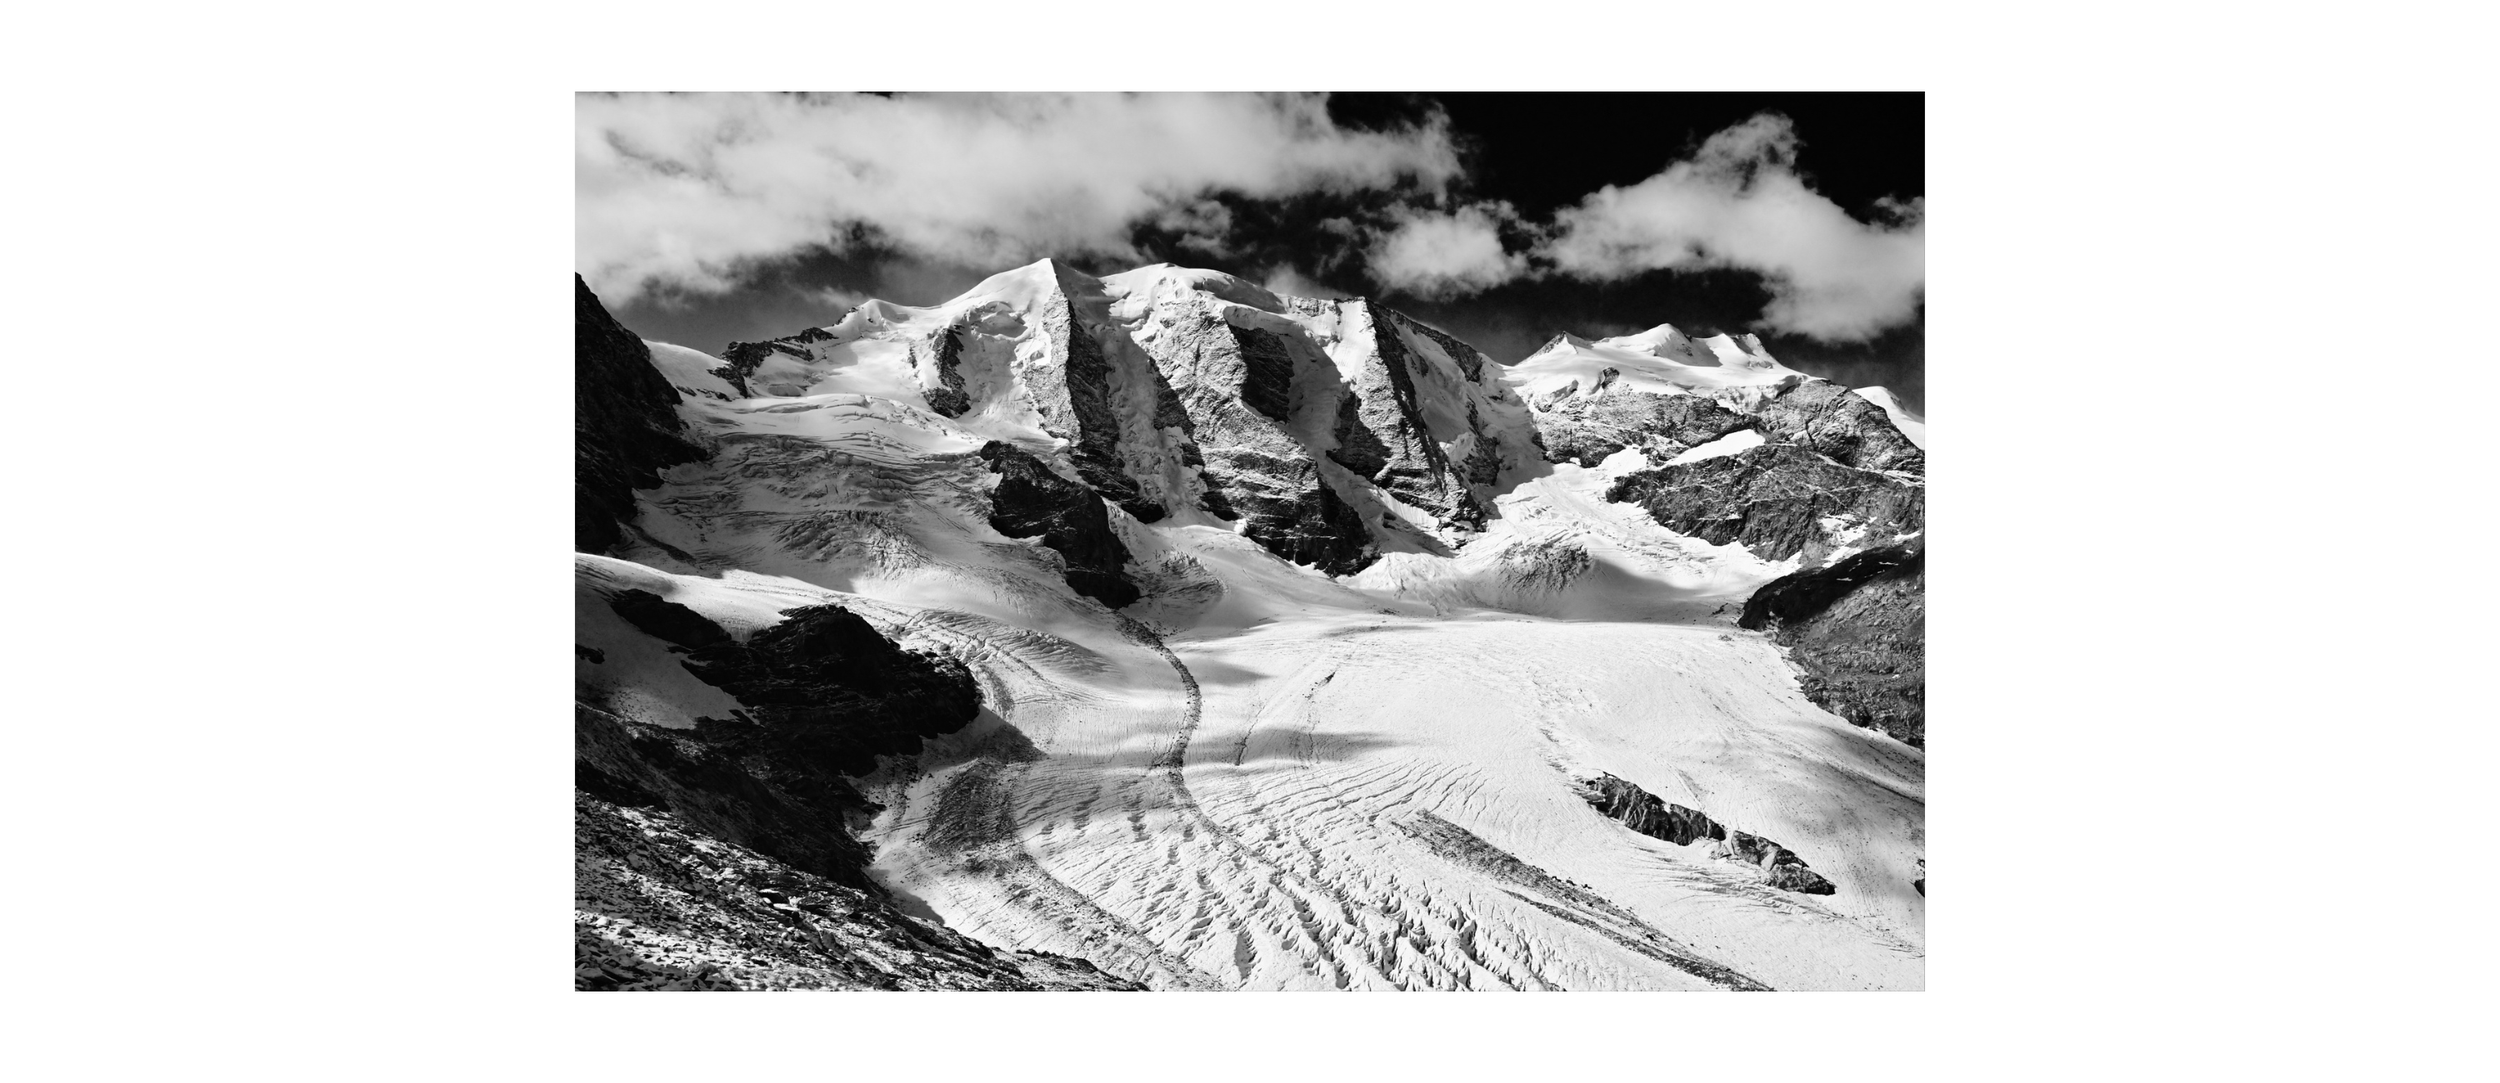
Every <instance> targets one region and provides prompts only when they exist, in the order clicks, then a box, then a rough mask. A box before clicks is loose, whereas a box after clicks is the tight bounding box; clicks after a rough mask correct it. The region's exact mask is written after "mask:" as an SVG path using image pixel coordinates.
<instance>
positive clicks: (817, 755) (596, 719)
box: [574, 590, 980, 886]
mask: <svg viewBox="0 0 2500 1083" xmlns="http://www.w3.org/2000/svg"><path fill="white" fill-rule="evenodd" d="M615 599H616V600H615V601H612V602H611V608H614V609H615V610H616V612H617V615H618V616H620V617H623V618H625V620H626V621H627V622H629V623H631V624H633V625H634V626H635V627H637V628H640V629H642V630H643V631H645V632H646V633H649V634H651V635H653V636H655V637H657V638H660V639H662V640H665V641H668V642H671V643H674V644H676V645H677V646H678V648H679V649H680V650H681V651H682V652H683V653H684V654H685V655H686V656H687V657H686V660H685V662H684V663H683V664H684V665H685V668H686V670H687V672H689V673H692V674H694V676H695V677H697V678H698V679H700V680H702V681H704V682H705V683H707V684H710V685H713V686H714V687H717V688H719V689H721V690H722V691H725V692H728V693H729V694H730V695H732V696H734V697H736V698H737V700H738V702H739V703H741V704H743V705H744V710H742V711H739V712H736V717H733V718H730V719H717V718H704V719H699V720H697V724H696V725H695V727H694V728H693V729H691V730H676V729H666V728H662V727H657V726H650V725H645V724H642V723H639V722H634V721H631V720H629V719H626V718H623V717H620V716H618V715H616V714H614V713H611V712H610V711H608V710H606V709H605V708H603V707H602V706H601V705H598V704H582V705H580V706H579V707H577V709H576V711H575V715H574V756H575V762H574V770H575V777H576V785H577V787H578V788H579V789H581V790H582V791H583V792H585V793H589V794H591V795H593V796H595V797H598V798H600V799H602V800H607V801H611V802H614V803H618V804H627V805H640V806H659V807H665V808H667V809H668V810H669V811H671V812H673V813H675V814H676V815H678V816H680V817H682V818H683V819H684V820H685V821H686V822H687V823H688V824H689V825H691V826H693V827H694V828H695V829H697V830H699V831H702V832H704V833H705V834H709V835H712V836H714V837H717V838H720V839H723V840H726V841H729V842H734V843H737V844H738V845H741V846H745V847H747V848H749V849H753V850H756V851H758V852H761V853H764V854H767V855H769V856H771V857H773V858H774V859H776V860H779V861H781V862H783V863H786V864H788V865H790V866H791V867H793V868H796V869H800V870H803V871H806V872H809V873H813V874H815V875H818V876H823V877H826V878H827V879H831V880H836V881H839V882H842V883H847V884H853V885H856V886H866V885H867V882H868V881H867V875H866V873H865V872H864V871H862V870H864V869H865V867H866V864H867V852H866V850H865V849H864V848H863V847H862V846H861V845H860V843H859V842H858V841H857V840H856V839H854V838H852V837H851V834H850V832H849V830H848V829H847V828H846V827H845V826H844V823H843V820H844V817H845V816H846V815H848V814H851V813H855V812H860V811H864V810H865V809H866V808H867V801H866V799H865V798H864V797H862V796H861V795H860V793H859V791H858V790H857V789H856V788H855V787H853V786H852V785H851V783H850V781H849V779H848V778H847V777H846V776H852V775H862V774H866V773H868V772H870V771H873V770H875V768H876V759H877V757H878V756H881V755H895V754H904V753H911V752H916V751H917V750H918V749H919V747H920V742H921V739H922V738H924V737H930V736H935V735H938V734H943V733H950V732H953V731H954V730H957V729H960V728H962V727H963V726H964V724H965V723H968V722H970V721H972V719H973V716H974V715H975V714H976V713H977V712H978V711H979V709H980V693H979V691H978V690H977V689H976V688H975V686H974V685H973V683H972V676H971V673H970V672H969V671H968V670H966V669H965V668H964V666H963V664H962V663H961V662H957V661H955V660H954V659H952V658H947V657H944V656H939V655H931V654H922V653H916V652H911V651H906V650H903V649H902V648H900V647H898V646H895V645H894V644H893V643H892V642H891V641H889V640H887V639H886V638H885V637H884V636H882V635H879V634H878V633H877V631H876V629H874V628H872V627H870V626H869V625H868V622H866V621H864V620H861V619H860V618H859V617H858V616H857V615H856V614H853V613H851V612H850V611H848V610H845V609H843V608H841V607H840V606H835V605H815V606H804V607H801V608H798V609H793V610H791V611H789V612H788V613H787V614H785V615H784V616H783V618H782V620H781V621H780V623H777V624H774V625H772V626H771V627H768V628H765V629H763V630H761V631H759V632H756V633H755V634H754V635H753V636H751V637H749V638H748V639H747V641H746V642H744V643H740V642H738V641H736V640H735V639H734V638H732V637H731V636H730V635H729V634H728V633H727V632H726V631H724V630H723V629H721V627H720V626H719V625H718V624H715V623H713V622H712V621H711V620H710V619H709V618H706V617H704V616H703V615H702V614H700V613H696V612H695V611H693V610H691V609H688V608H686V607H685V606H682V605H678V604H677V603H674V602H670V601H668V600H666V599H663V598H660V597H658V596H656V595H652V594H649V593H648V592H644V591H632V590H628V591H621V592H619V593H618V594H617V595H615Z"/></svg>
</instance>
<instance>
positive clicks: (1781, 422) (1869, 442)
mask: <svg viewBox="0 0 2500 1083" xmlns="http://www.w3.org/2000/svg"><path fill="white" fill-rule="evenodd" d="M1754 416H1756V417H1758V418H1759V419H1761V422H1762V427H1763V430H1764V432H1766V433H1767V434H1769V435H1770V436H1771V437H1772V438H1773V439H1775V440H1778V441H1780V442H1782V443H1790V444H1799V445H1803V446H1805V447H1810V448H1813V449H1814V450H1816V451H1819V452H1822V453H1823V454H1825V455H1827V456H1830V457H1831V459H1832V460H1833V461H1834V462H1837V463H1840V464H1841V465H1843V466H1854V467H1857V468H1859V469H1861V470H1892V471H1903V472H1907V473H1913V474H1923V473H1925V472H1926V470H1927V453H1926V452H1923V451H1920V450H1919V449H1918V445H1916V444H1913V443H1911V442H1910V438H1909V437H1907V436H1904V435H1902V434H1901V430H1900V429H1899V428H1896V427H1895V426H1894V425H1893V423H1892V419H1891V417H1889V416H1887V415H1886V414H1885V413H1884V408H1883V407H1881V406H1877V405H1875V404H1874V403H1872V402H1869V401H1867V400H1866V399H1865V398H1863V397H1861V396H1859V395H1858V394H1856V393H1854V392H1852V391H1850V390H1849V389H1848V388H1846V387H1843V386H1841V385H1839V384H1836V383H1833V382H1831V381H1829V380H1818V379H1814V378H1812V377H1807V376H1792V377H1789V378H1788V379H1787V380H1785V381H1782V382H1781V383H1780V384H1778V385H1776V386H1775V389H1774V394H1773V395H1772V396H1771V397H1770V398H1768V399H1766V400H1764V401H1763V402H1762V403H1761V405H1759V406H1757V407H1755V408H1754Z"/></svg>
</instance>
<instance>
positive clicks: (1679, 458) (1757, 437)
mask: <svg viewBox="0 0 2500 1083" xmlns="http://www.w3.org/2000/svg"><path fill="white" fill-rule="evenodd" d="M1762 441H1763V437H1762V433H1761V432H1760V431H1759V430H1755V429H1738V430H1736V431H1735V432H1732V433H1729V434H1727V435H1725V436H1722V437H1720V438H1718V439H1716V440H1712V441H1711V442H1709V443H1707V444H1701V445H1698V446H1695V447H1689V448H1686V449H1684V451H1683V452H1681V453H1679V454H1678V455H1676V457H1674V458H1672V459H1669V460H1667V465H1669V466H1682V465H1683V464H1685V463H1697V462H1700V461H1702V460H1703V459H1717V458H1722V457H1725V456H1728V455H1734V454H1736V453H1738V452H1740V451H1744V450H1746V449H1748V448H1758V447H1761V446H1762Z"/></svg>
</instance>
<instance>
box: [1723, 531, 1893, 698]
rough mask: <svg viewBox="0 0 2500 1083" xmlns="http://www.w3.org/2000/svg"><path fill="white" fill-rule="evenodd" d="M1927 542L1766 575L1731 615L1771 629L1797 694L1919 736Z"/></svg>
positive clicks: (1872, 550) (1868, 552)
mask: <svg viewBox="0 0 2500 1083" xmlns="http://www.w3.org/2000/svg"><path fill="white" fill-rule="evenodd" d="M1926 571H1927V546H1926V543H1925V541H1924V540H1921V541H1917V542H1912V543H1909V544H1903V545H1889V546H1883V547H1880V548H1876V549H1870V550H1867V551H1866V552H1863V553H1858V554H1856V555H1853V556H1851V557H1849V558H1848V559H1846V560H1842V561H1839V562H1837V563H1834V564H1832V565H1831V566H1829V567H1825V568H1815V569H1808V570H1804V571H1798V572H1794V573H1791V574H1789V575H1785V576H1782V577H1780V578H1778V579H1774V580H1772V581H1771V582H1769V583H1767V584H1764V585H1763V587H1762V589H1760V590H1758V591H1755V592H1754V596H1753V597H1752V598H1750V599H1747V600H1746V602H1745V613H1744V616H1743V617H1742V618H1741V619H1740V620H1739V622H1738V623H1740V624H1742V625H1743V626H1744V627H1746V628H1753V629H1763V628H1769V629H1772V630H1773V632H1772V636H1773V639H1774V641H1776V642H1778V643H1779V644H1781V645H1782V646H1785V647H1787V648H1788V658H1789V661H1790V662H1792V663H1794V664H1795V665H1796V666H1797V667H1798V669H1799V670H1801V671H1802V672H1801V674H1800V676H1799V678H1798V684H1799V686H1800V687H1801V688H1803V689H1804V691H1805V694H1806V698H1808V699H1811V700H1813V701H1814V702H1815V703H1816V704H1818V705H1820V706H1821V707H1822V708H1823V709H1825V710H1827V711H1830V712H1832V713H1833V714H1836V715H1839V716H1840V717H1842V718H1845V719H1848V720H1849V721H1850V722H1852V723H1854V724H1856V725H1860V726H1865V727H1867V728H1869V729H1873V730H1877V731H1879V732H1882V733H1887V734H1890V735H1892V736H1893V737H1895V738H1898V739H1899V740H1901V741H1902V742H1904V743H1907V744H1910V745H1913V746H1919V747H1924V746H1925V744H1926V737H1927V590H1926V585H1927V584H1926Z"/></svg>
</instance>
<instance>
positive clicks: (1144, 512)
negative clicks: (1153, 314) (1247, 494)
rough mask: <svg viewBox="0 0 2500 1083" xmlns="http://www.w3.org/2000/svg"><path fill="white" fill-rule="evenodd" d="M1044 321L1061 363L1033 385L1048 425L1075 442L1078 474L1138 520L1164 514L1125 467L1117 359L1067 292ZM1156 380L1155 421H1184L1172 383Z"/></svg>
mask: <svg viewBox="0 0 2500 1083" xmlns="http://www.w3.org/2000/svg"><path fill="white" fill-rule="evenodd" d="M1043 326H1044V327H1045V329H1046V330H1047V331H1048V332H1049V335H1050V345H1051V357H1052V358H1053V359H1055V360H1058V361H1059V362H1060V365H1059V370H1058V371H1057V372H1055V373H1043V374H1038V375H1041V376H1042V377H1043V378H1041V379H1037V380H1033V381H1031V386H1032V390H1033V392H1034V397H1035V398H1036V399H1037V400H1039V404H1040V405H1041V407H1042V416H1043V418H1044V419H1045V421H1047V422H1049V426H1048V427H1049V428H1051V429H1052V430H1053V433H1054V435H1058V436H1062V437H1065V438H1067V439H1068V440H1069V441H1070V442H1071V446H1070V447H1069V449H1068V456H1069V459H1070V461H1072V462H1074V463H1075V464H1076V472H1077V476H1078V477H1080V478H1083V479H1084V481H1085V484H1087V485H1091V486H1093V487H1094V491H1096V492H1099V493H1101V494H1102V495H1103V498H1104V499H1107V500H1109V501H1111V502H1112V503H1114V504H1118V505H1119V506H1120V508H1121V510H1123V511H1126V512H1128V513H1129V514H1130V515H1133V516H1136V517H1137V521H1138V522H1141V523H1151V522H1155V521H1157V520H1160V519H1162V518H1163V516H1164V515H1165V514H1166V512H1165V509H1164V507H1163V505H1162V504H1160V503H1158V502H1156V501H1154V500H1152V499H1150V498H1148V497H1147V496H1146V495H1145V493H1144V491H1143V490H1141V489H1140V488H1139V487H1138V483H1137V480H1136V479H1134V478H1132V477H1130V476H1129V475H1128V472H1127V471H1126V470H1125V469H1123V466H1124V463H1123V462H1122V456H1121V454H1120V440H1121V434H1120V416H1119V412H1118V411H1117V410H1116V409H1114V408H1113V406H1112V403H1111V362H1110V359H1109V358H1108V357H1106V356H1105V355H1104V353H1103V347H1102V343H1101V342H1100V341H1099V340H1097V339H1096V338H1095V337H1094V332H1093V331H1092V330H1091V329H1090V328H1087V327H1086V326H1085V325H1084V323H1083V321H1082V320H1081V319H1080V318H1079V315H1078V313H1077V310H1076V305H1075V303H1074V302H1071V301H1069V300H1068V299H1066V298H1065V297H1061V298H1060V299H1059V300H1058V301H1057V303H1055V304H1053V305H1052V306H1051V307H1050V309H1049V311H1048V313H1047V314H1046V315H1045V316H1044V318H1043ZM1154 380H1155V384H1156V392H1157V394H1156V400H1155V405H1156V408H1155V418H1154V423H1155V425H1156V426H1157V427H1163V426H1166V425H1177V424H1179V423H1180V422H1181V421H1182V416H1181V408H1180V403H1179V401H1178V400H1177V399H1176V398H1175V397H1174V396H1173V394H1172V388H1171V385H1170V384H1168V383H1166V382H1164V380H1163V376H1162V374H1161V373H1160V372H1157V373H1156V374H1155V377H1154ZM1061 429H1068V430H1072V431H1059V430H1061Z"/></svg>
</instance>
